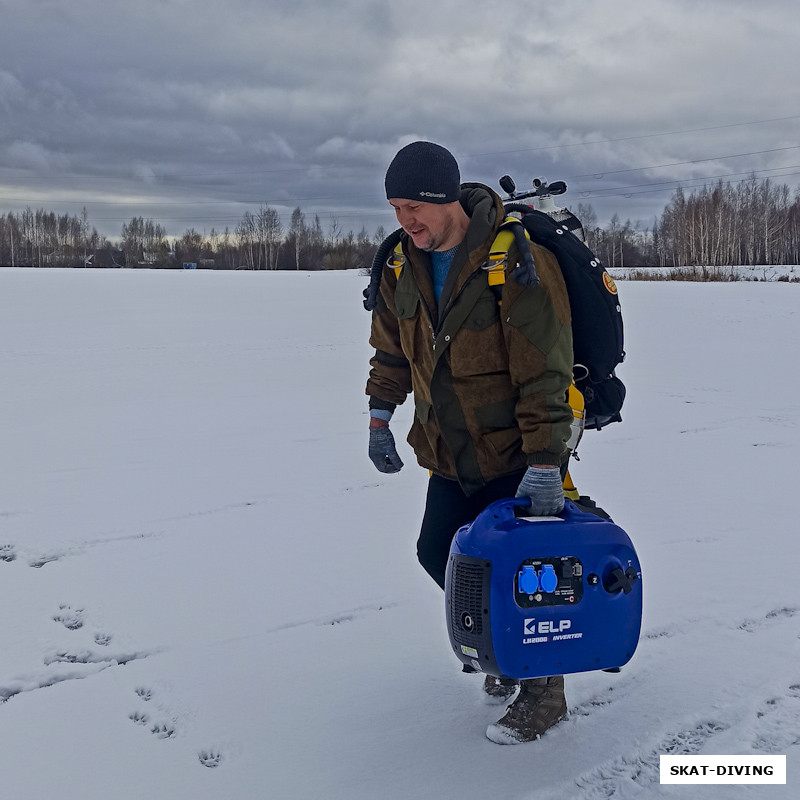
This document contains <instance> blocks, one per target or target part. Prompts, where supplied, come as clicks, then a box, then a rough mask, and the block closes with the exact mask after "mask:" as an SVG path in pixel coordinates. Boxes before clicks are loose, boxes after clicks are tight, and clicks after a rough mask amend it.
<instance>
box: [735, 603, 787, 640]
mask: <svg viewBox="0 0 800 800" xmlns="http://www.w3.org/2000/svg"><path fill="white" fill-rule="evenodd" d="M798 614H800V608H799V607H797V606H782V607H781V608H774V609H773V610H772V611H770V612H769V613H768V614H765V615H764V616H763V617H760V618H758V619H746V620H744V622H742V623H740V624H739V626H738V628H739V630H740V631H746V632H747V633H753V631H757V630H759V629H761V628H763V627H765V626H767V625H774V624H775V623H776V622H784V621H785V620H787V619H791V618H792V617H795V616H797V615H798Z"/></svg>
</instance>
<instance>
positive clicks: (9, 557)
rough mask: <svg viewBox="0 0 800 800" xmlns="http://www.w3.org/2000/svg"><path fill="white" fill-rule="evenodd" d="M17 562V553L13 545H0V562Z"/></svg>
mask: <svg viewBox="0 0 800 800" xmlns="http://www.w3.org/2000/svg"><path fill="white" fill-rule="evenodd" d="M16 560H17V552H16V550H14V545H13V544H0V561H5V562H7V563H9V564H10V563H11V562H12V561H16Z"/></svg>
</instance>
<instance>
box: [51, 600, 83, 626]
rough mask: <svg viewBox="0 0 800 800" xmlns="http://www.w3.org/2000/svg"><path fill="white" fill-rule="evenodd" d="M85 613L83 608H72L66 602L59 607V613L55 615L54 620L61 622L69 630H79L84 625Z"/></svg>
mask: <svg viewBox="0 0 800 800" xmlns="http://www.w3.org/2000/svg"><path fill="white" fill-rule="evenodd" d="M84 615H85V612H84V610H83V609H82V608H72V606H69V605H66V604H64V605H60V606H59V607H58V613H57V614H55V615H54V616H53V620H54V621H55V622H60V623H61V624H62V625H63V626H64V627H65V628H66V629H67V630H69V631H77V630H80V628H82V627H83V618H84Z"/></svg>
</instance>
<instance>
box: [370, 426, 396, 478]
mask: <svg viewBox="0 0 800 800" xmlns="http://www.w3.org/2000/svg"><path fill="white" fill-rule="evenodd" d="M369 457H370V460H371V461H372V463H373V464H374V465H375V466H376V467H377V469H378V471H379V472H386V473H392V472H400V470H401V469H402V468H403V462H402V461H401V459H400V456H399V455H397V448H396V447H395V445H394V436H392V432H391V431H390V430H389V426H388V425H384V426H383V427H382V428H370V429H369Z"/></svg>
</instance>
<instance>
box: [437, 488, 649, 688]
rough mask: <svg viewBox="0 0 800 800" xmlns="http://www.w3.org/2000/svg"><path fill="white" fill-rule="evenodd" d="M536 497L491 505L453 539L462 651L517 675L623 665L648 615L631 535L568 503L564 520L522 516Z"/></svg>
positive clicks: (475, 666)
mask: <svg viewBox="0 0 800 800" xmlns="http://www.w3.org/2000/svg"><path fill="white" fill-rule="evenodd" d="M528 503H529V501H527V500H526V499H524V498H515V499H509V500H500V501H498V502H496V503H492V504H491V505H490V506H488V507H487V508H486V509H485V510H484V511H483V512H482V513H481V514H480V515H479V516H478V517H477V518H476V519H475V521H474V522H472V523H471V524H469V525H465V526H464V527H462V528H460V529H459V530H458V532H457V533H456V535H455V537H454V538H453V543H452V546H451V548H450V557H449V559H448V563H447V572H446V575H445V603H446V612H447V631H448V634H449V636H450V643H451V644H452V647H453V650H454V651H455V654H456V656H457V657H458V658H459V659H460V660H461V661H462V662H463V663H464V664H465V665H466V667H465V669H466V671H471V670H477V671H479V672H486V673H488V674H490V675H494V676H496V677H507V678H517V679H522V678H540V677H545V676H550V675H563V674H565V673H569V672H586V671H589V670H597V669H603V670H610V671H617V670H618V669H619V667H621V666H622V665H623V664H626V663H627V662H628V661H629V660H630V659H631V657H632V656H633V653H634V650H636V645H637V643H638V641H639V630H640V628H641V621H642V573H641V569H640V566H639V561H638V559H637V557H636V552H635V551H634V549H633V544H632V543H631V540H630V539H629V538H628V535H627V534H626V533H625V531H623V530H622V528H620V527H618V526H617V525H615V524H614V522H613V521H612V520H611V519H608V518H604V517H601V516H598V515H597V514H595V513H589V512H586V511H582V510H581V509H579V508H578V506H576V505H575V504H574V503H572V502H571V501H570V500H567V501H566V502H565V506H564V512H563V513H562V514H561V515H559V516H558V517H517V516H516V514H515V510H516V509H517V508H521V507H523V506H527V505H528Z"/></svg>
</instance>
